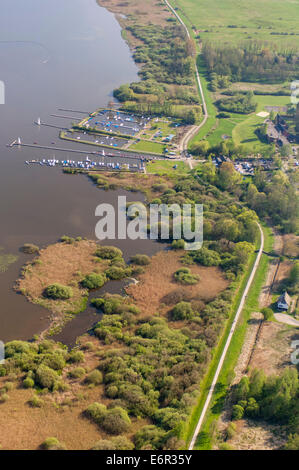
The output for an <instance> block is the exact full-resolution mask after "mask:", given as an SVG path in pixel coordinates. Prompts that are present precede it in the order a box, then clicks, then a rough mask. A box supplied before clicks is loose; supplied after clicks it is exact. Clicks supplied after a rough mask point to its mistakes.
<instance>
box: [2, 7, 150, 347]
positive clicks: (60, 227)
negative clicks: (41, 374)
mask: <svg viewBox="0 0 299 470" xmlns="http://www.w3.org/2000/svg"><path fill="white" fill-rule="evenodd" d="M137 79H138V77H137V67H136V66H135V64H134V62H133V59H132V57H131V53H130V50H129V48H128V46H127V44H126V43H125V42H124V41H123V39H122V37H121V30H120V27H119V25H118V23H117V21H116V19H115V18H114V16H113V15H112V14H111V13H109V12H108V11H107V10H105V9H103V8H101V7H99V6H98V4H97V3H96V1H95V0H26V1H24V0H7V1H4V0H2V1H1V13H0V80H2V81H3V82H4V83H5V89H6V90H5V91H6V93H5V95H6V96H5V99H6V102H5V104H1V105H0V122H1V125H0V247H2V248H3V252H4V253H10V254H14V255H17V256H18V261H17V262H15V263H14V264H13V265H11V266H10V267H9V269H8V270H7V271H6V272H5V273H1V272H0V299H1V302H0V340H2V341H9V340H12V339H29V338H31V337H32V335H33V334H35V333H38V332H40V331H42V330H43V329H44V328H45V327H46V326H48V319H47V317H48V315H49V312H47V311H46V310H44V309H42V308H40V307H38V306H35V305H32V304H30V303H28V302H27V301H26V300H25V298H24V297H23V296H21V295H18V294H16V293H15V292H14V291H13V285H14V283H15V280H16V279H17V278H18V277H19V272H20V268H21V266H22V265H23V264H24V263H25V262H26V261H27V260H28V259H30V258H28V256H27V257H26V255H24V254H22V253H20V252H19V248H20V247H21V246H22V245H23V244H24V243H27V242H29V243H35V244H37V245H39V246H40V247H43V246H45V245H47V244H49V243H54V242H55V241H57V239H58V238H59V237H60V236H61V235H64V234H67V235H70V236H79V235H80V236H85V237H88V238H90V239H94V238H95V235H94V228H95V224H96V218H95V216H94V212H95V208H96V206H97V205H98V204H100V203H101V202H112V203H113V204H115V205H116V203H117V196H118V195H119V194H121V195H127V197H128V200H131V201H132V200H136V198H137V196H136V194H132V193H131V194H130V193H126V192H125V191H110V192H104V191H100V190H98V189H97V188H96V187H95V186H93V185H92V184H91V182H90V181H89V180H88V179H87V177H84V176H70V175H64V174H63V173H62V171H61V170H59V169H55V168H54V169H52V168H46V167H40V166H34V165H32V166H30V167H28V166H26V165H25V164H24V162H25V161H26V160H32V159H40V158H41V157H42V158H52V157H53V155H56V158H58V159H67V158H71V159H78V158H79V159H80V156H79V157H74V154H67V153H63V154H62V152H56V153H55V151H50V150H38V149H30V148H25V147H22V148H17V147H14V148H8V147H7V146H6V145H7V144H9V143H11V142H12V141H13V140H15V139H16V138H17V137H19V136H20V137H21V138H22V141H23V142H25V143H33V142H38V143H39V144H42V145H51V144H52V142H53V141H54V142H55V143H56V144H59V147H64V148H72V147H73V148H74V144H71V143H68V142H63V141H61V140H59V139H58V132H59V130H58V129H54V128H50V127H45V126H41V127H38V126H36V125H34V121H35V120H36V119H37V118H38V117H41V118H42V121H44V122H47V123H49V124H53V125H57V126H69V125H70V124H71V121H70V120H67V119H55V118H54V117H50V115H51V114H53V113H54V114H64V115H71V113H63V112H59V111H58V109H59V108H65V109H74V110H82V111H89V112H90V111H93V110H94V109H96V108H98V107H100V106H105V105H106V104H107V102H108V101H109V99H111V93H112V90H113V89H114V88H115V87H117V86H119V85H120V84H122V83H127V82H130V81H134V80H135V81H136V80H137ZM82 158H84V157H83V156H82V157H81V159H82ZM109 244H113V245H117V246H119V247H120V248H121V249H122V250H123V251H124V254H125V257H126V258H127V259H128V257H129V256H130V255H132V254H134V253H138V252H143V253H148V254H151V253H154V252H155V251H158V248H159V247H158V246H157V244H155V243H154V242H150V241H138V242H133V241H132V242H130V241H122V242H117V241H115V242H113V243H111V242H110V243H109ZM0 254H1V252H0ZM113 289H114V288H113ZM113 289H112V290H113ZM82 315H83V316H82V318H81V317H80V318H78V319H76V320H74V322H75V321H76V323H74V325H76V324H77V327H74V330H76V332H75V331H73V334H72V325H71V324H69V325H68V327H67V328H68V330H67V331H68V332H67V334H66V341H67V342H70V343H71V342H72V341H73V339H74V334H75V333H76V334H80V333H82V332H83V331H84V330H86V329H87V328H88V327H89V325H90V324H91V321H92V317H94V314H93V313H91V312H89V313H88V312H87V315H85V316H84V314H82ZM80 322H81V323H80ZM60 339H61V340H64V336H63V332H62V334H60Z"/></svg>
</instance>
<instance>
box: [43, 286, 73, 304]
mask: <svg viewBox="0 0 299 470" xmlns="http://www.w3.org/2000/svg"><path fill="white" fill-rule="evenodd" d="M72 295H73V291H72V289H71V287H68V286H63V285H61V284H58V283H55V284H51V285H50V286H48V287H47V288H46V289H45V291H44V296H45V297H48V298H49V299H53V300H67V299H70V298H71V297H72Z"/></svg>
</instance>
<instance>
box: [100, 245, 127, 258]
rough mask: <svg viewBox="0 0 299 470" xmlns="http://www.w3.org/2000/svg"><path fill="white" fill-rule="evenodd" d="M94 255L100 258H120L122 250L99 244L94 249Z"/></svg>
mask: <svg viewBox="0 0 299 470" xmlns="http://www.w3.org/2000/svg"><path fill="white" fill-rule="evenodd" d="M96 256H98V257H99V258H102V259H114V258H122V256H123V254H122V251H121V250H119V249H118V248H116V247H115V246H101V247H100V248H98V249H97V251H96Z"/></svg>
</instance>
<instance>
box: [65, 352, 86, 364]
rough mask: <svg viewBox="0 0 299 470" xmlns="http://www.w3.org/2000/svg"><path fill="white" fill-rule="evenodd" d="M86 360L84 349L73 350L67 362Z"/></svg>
mask: <svg viewBox="0 0 299 470" xmlns="http://www.w3.org/2000/svg"><path fill="white" fill-rule="evenodd" d="M82 361H84V353H83V352H82V351H71V352H70V353H69V355H68V357H67V362H71V363H79V362H82Z"/></svg>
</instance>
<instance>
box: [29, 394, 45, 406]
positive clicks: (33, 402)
mask: <svg viewBox="0 0 299 470" xmlns="http://www.w3.org/2000/svg"><path fill="white" fill-rule="evenodd" d="M43 404H44V402H43V400H41V399H40V398H39V397H38V396H37V395H34V396H33V397H32V398H30V400H28V405H30V406H32V408H41V407H42V406H43Z"/></svg>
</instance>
